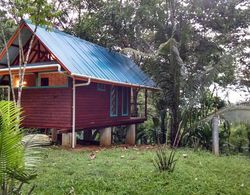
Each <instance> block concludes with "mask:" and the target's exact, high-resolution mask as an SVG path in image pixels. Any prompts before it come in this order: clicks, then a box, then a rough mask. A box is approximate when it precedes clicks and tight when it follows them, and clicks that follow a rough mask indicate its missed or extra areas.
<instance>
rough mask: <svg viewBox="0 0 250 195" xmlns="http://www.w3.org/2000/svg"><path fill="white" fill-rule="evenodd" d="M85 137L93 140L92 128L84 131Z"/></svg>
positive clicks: (87, 139)
mask: <svg viewBox="0 0 250 195" xmlns="http://www.w3.org/2000/svg"><path fill="white" fill-rule="evenodd" d="M83 133H84V134H83V138H84V140H86V141H91V140H92V130H85V131H83Z"/></svg>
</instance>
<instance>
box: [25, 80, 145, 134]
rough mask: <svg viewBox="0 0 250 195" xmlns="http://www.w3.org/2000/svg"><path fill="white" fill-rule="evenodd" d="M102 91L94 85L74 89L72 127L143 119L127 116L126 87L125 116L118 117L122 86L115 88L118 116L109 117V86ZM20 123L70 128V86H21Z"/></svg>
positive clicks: (63, 128) (97, 125) (99, 126)
mask: <svg viewBox="0 0 250 195" xmlns="http://www.w3.org/2000/svg"><path fill="white" fill-rule="evenodd" d="M105 88H106V89H105V91H100V90H97V84H95V83H92V84H91V85H90V86H83V87H77V88H76V130H83V129H91V128H101V127H107V126H118V125H126V124H131V123H140V122H143V121H144V120H145V119H144V118H143V119H142V118H139V119H138V118H136V119H135V118H130V96H131V94H130V90H128V91H129V94H128V97H129V101H128V102H129V105H128V115H127V116H122V87H119V88H118V116H117V117H112V116H110V88H111V86H110V85H105ZM22 107H23V116H24V117H25V118H24V120H23V126H24V127H29V128H56V129H60V130H62V131H64V130H65V131H71V128H72V88H26V89H25V88H24V90H23V94H22Z"/></svg>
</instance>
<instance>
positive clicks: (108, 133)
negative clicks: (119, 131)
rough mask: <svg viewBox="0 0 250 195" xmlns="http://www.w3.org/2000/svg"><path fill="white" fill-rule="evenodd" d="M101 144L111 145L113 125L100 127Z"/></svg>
mask: <svg viewBox="0 0 250 195" xmlns="http://www.w3.org/2000/svg"><path fill="white" fill-rule="evenodd" d="M99 131H100V145H101V146H110V145H111V143H112V142H111V141H112V139H111V137H112V127H107V128H103V129H100V130H99Z"/></svg>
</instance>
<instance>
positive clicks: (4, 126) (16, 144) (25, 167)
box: [0, 101, 37, 195]
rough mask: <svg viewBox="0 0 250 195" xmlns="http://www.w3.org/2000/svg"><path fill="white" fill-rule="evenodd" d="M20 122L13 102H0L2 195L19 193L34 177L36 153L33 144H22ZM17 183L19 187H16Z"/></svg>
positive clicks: (0, 183) (18, 110)
mask: <svg viewBox="0 0 250 195" xmlns="http://www.w3.org/2000/svg"><path fill="white" fill-rule="evenodd" d="M21 120H22V119H21V118H20V109H19V108H17V107H16V106H15V104H14V103H13V102H8V101H0V185H1V194H3V195H7V194H13V193H14V192H15V193H17V194H18V193H20V191H21V188H22V185H23V183H28V182H29V181H30V180H31V179H33V178H34V177H35V176H36V174H35V173H34V172H33V167H34V166H35V163H36V162H37V156H36V151H34V149H33V148H32V147H33V146H34V144H31V145H30V144H29V143H28V142H27V143H26V144H25V145H23V144H22V128H21V127H20V122H21ZM17 181H18V182H20V185H19V186H16V185H17V183H16V182H17ZM32 189H33V188H32ZM32 189H31V190H32Z"/></svg>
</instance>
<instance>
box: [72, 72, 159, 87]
mask: <svg viewBox="0 0 250 195" xmlns="http://www.w3.org/2000/svg"><path fill="white" fill-rule="evenodd" d="M71 76H72V77H74V78H75V79H76V80H84V81H87V80H88V79H91V82H96V83H103V84H109V85H110V84H112V85H117V86H124V87H132V88H142V89H150V90H156V91H159V90H161V89H160V88H157V87H149V86H146V85H139V84H133V83H125V82H118V81H116V82H114V81H112V80H105V79H100V78H96V77H91V76H84V75H81V74H74V73H72V74H71Z"/></svg>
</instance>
